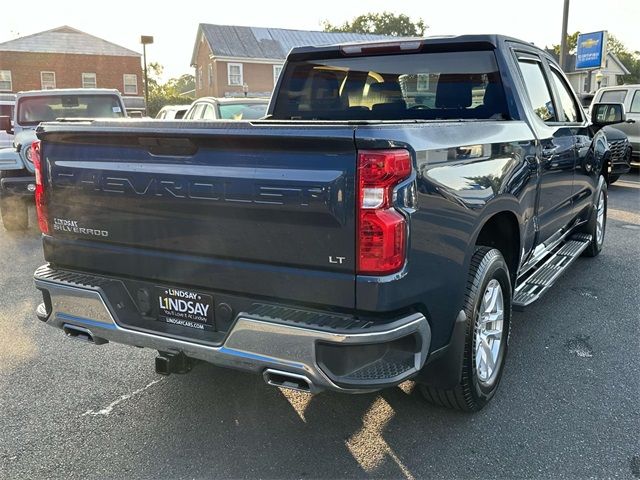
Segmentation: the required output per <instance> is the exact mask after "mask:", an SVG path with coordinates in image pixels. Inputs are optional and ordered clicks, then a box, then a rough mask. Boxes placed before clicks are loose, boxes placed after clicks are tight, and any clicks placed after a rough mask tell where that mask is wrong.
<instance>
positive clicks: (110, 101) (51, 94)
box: [0, 88, 126, 230]
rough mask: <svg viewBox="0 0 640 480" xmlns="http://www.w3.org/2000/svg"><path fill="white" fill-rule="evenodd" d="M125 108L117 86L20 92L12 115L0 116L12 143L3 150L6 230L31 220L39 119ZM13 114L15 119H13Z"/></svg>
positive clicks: (0, 187)
mask: <svg viewBox="0 0 640 480" xmlns="http://www.w3.org/2000/svg"><path fill="white" fill-rule="evenodd" d="M124 116H126V109H125V107H124V104H123V102H122V98H121V97H120V93H119V92H118V91H117V90H110V89H104V88H82V89H55V90H32V91H28V92H18V94H17V95H16V106H15V109H14V114H13V117H9V116H3V117H0V130H1V131H4V132H6V133H7V134H10V135H13V145H12V146H10V147H7V148H4V149H1V150H0V215H2V223H3V225H4V227H5V228H6V229H7V230H24V229H26V228H27V227H28V224H29V215H28V204H29V203H30V202H32V201H33V192H34V191H35V187H36V185H35V180H36V179H35V176H34V166H33V161H32V157H31V154H32V150H31V144H32V143H33V141H34V140H35V139H36V134H35V129H36V127H37V126H38V124H39V123H40V122H46V121H52V120H55V119H57V118H65V119H79V118H122V117H124ZM12 118H13V121H12Z"/></svg>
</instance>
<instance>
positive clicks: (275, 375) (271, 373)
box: [262, 368, 314, 393]
mask: <svg viewBox="0 0 640 480" xmlns="http://www.w3.org/2000/svg"><path fill="white" fill-rule="evenodd" d="M262 376H263V378H264V381H265V382H266V383H267V384H268V385H273V386H274V387H281V388H288V389H289V390H296V391H298V392H306V393H311V392H312V391H313V390H314V389H313V388H312V385H313V384H312V383H311V381H310V380H309V379H308V378H307V377H305V376H304V375H298V374H296V373H289V372H283V371H280V370H273V369H270V368H269V369H267V370H265V371H264V373H263V374H262Z"/></svg>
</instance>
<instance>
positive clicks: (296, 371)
mask: <svg viewBox="0 0 640 480" xmlns="http://www.w3.org/2000/svg"><path fill="white" fill-rule="evenodd" d="M593 111H594V115H593V118H595V119H597V120H598V121H599V123H598V124H594V123H593V121H592V120H591V119H589V118H587V117H586V115H585V114H584V112H583V110H582V108H580V105H579V103H578V100H577V98H576V95H575V93H574V92H573V91H572V90H571V88H570V86H569V82H568V81H567V79H566V77H565V76H564V74H563V73H562V71H561V70H560V68H559V67H558V65H557V64H556V63H555V61H554V60H553V59H552V58H551V57H550V56H549V55H547V54H546V53H545V52H544V51H542V50H540V49H538V48H536V47H534V46H532V45H531V44H529V43H526V42H522V41H519V40H516V39H513V38H507V37H503V36H498V35H469V36H458V37H441V38H435V37H434V38H426V39H415V40H403V41H397V42H384V43H372V44H345V45H335V46H322V47H301V48H294V49H293V50H292V51H291V52H290V54H289V56H288V59H287V62H286V64H285V66H284V70H283V73H282V75H281V76H280V78H279V80H278V83H277V86H276V89H275V91H274V93H273V96H272V99H271V102H270V105H269V109H268V112H267V116H266V117H265V118H264V119H260V120H255V121H252V122H235V121H217V122H214V121H202V122H196V121H192V122H184V121H181V122H171V121H169V122H167V121H136V120H134V121H129V122H123V121H92V122H78V123H55V122H53V123H45V124H42V125H41V126H40V127H39V128H38V132H37V135H38V138H39V142H36V143H34V146H33V152H34V155H33V158H34V164H35V165H36V174H37V177H36V203H37V211H38V218H39V223H40V227H41V229H42V232H43V244H44V255H45V259H46V262H47V263H46V265H44V266H42V267H41V268H39V269H38V270H37V271H36V272H35V284H36V287H37V288H38V289H39V290H40V291H41V292H42V296H43V302H42V304H40V305H39V307H38V309H37V316H38V318H39V319H40V320H42V321H43V322H45V323H46V324H47V325H50V326H52V327H55V328H57V329H60V330H62V331H63V332H64V333H65V334H66V335H67V336H69V337H74V338H76V339H81V340H84V341H87V342H90V343H93V344H96V345H97V344H105V343H107V342H117V343H124V344H128V345H132V346H136V347H146V348H150V349H154V350H157V351H158V352H159V355H158V356H157V358H156V365H155V367H156V371H157V372H159V373H163V374H168V373H180V372H186V371H188V370H189V369H190V368H191V366H192V365H193V364H194V362H197V361H205V362H210V363H212V364H215V365H219V366H224V367H230V368H236V369H240V370H245V371H250V372H254V373H256V374H259V375H262V376H263V378H264V380H265V381H266V382H267V383H268V384H271V385H274V386H277V387H285V388H293V389H298V390H302V391H306V392H312V393H313V392H319V391H321V390H326V389H329V390H334V391H340V392H350V393H358V392H370V391H375V390H379V389H382V388H385V387H391V386H395V385H398V384H400V383H401V382H404V381H405V380H408V379H413V380H414V381H415V382H416V385H417V386H418V389H419V390H421V391H422V392H423V393H424V395H425V397H426V398H427V399H428V400H430V401H431V402H434V403H436V404H440V405H444V406H448V407H452V408H456V409H461V410H467V411H475V410H478V409H480V408H482V407H483V406H484V405H485V404H486V403H487V402H488V401H489V400H490V399H491V398H492V396H493V395H494V393H495V392H496V389H497V387H498V384H499V382H500V378H501V376H502V373H503V371H504V366H505V358H506V355H507V344H508V340H509V329H510V324H511V318H512V307H514V308H518V309H521V308H524V307H526V306H527V305H529V304H531V303H532V302H534V301H536V300H537V299H538V298H540V296H541V295H542V294H543V293H544V292H545V291H547V290H548V289H550V288H552V286H553V284H554V282H555V281H556V280H557V278H558V277H559V276H560V275H561V274H562V273H563V272H564V271H565V270H566V269H567V268H568V267H569V265H571V263H572V262H573V261H574V260H575V259H576V258H578V257H579V256H580V255H585V256H590V257H593V256H596V255H598V253H599V252H600V251H601V249H602V246H603V242H604V236H605V227H606V213H607V183H606V177H607V175H608V162H609V157H610V152H609V147H608V145H607V140H606V137H605V134H604V132H603V131H602V126H603V125H604V124H605V123H607V122H614V121H615V122H620V121H623V120H624V109H623V108H622V106H621V105H620V104H617V103H612V104H598V105H595V106H594V108H593ZM605 119H606V122H605ZM58 361H60V362H64V357H62V356H61V358H60V359H59V360H58ZM74 368H80V367H78V366H77V365H76V366H74Z"/></svg>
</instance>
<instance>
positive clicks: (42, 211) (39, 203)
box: [31, 140, 49, 234]
mask: <svg viewBox="0 0 640 480" xmlns="http://www.w3.org/2000/svg"><path fill="white" fill-rule="evenodd" d="M31 160H32V161H33V168H34V170H35V173H36V194H35V197H36V198H35V200H36V212H37V213H38V225H39V226H40V231H41V232H42V233H46V234H49V217H48V212H47V204H46V194H45V191H44V185H43V184H42V178H43V173H42V158H41V155H40V140H36V141H35V142H33V143H32V144H31Z"/></svg>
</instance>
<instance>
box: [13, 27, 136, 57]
mask: <svg viewBox="0 0 640 480" xmlns="http://www.w3.org/2000/svg"><path fill="white" fill-rule="evenodd" d="M0 51H5V52H35V53H67V54H79V55H107V56H115V57H139V56H140V54H139V53H138V52H134V51H133V50H129V49H128V48H124V47H121V46H119V45H116V44H115V43H111V42H107V41H106V40H103V39H101V38H98V37H94V36H93V35H89V34H88V33H85V32H81V31H80V30H76V29H75V28H71V27H68V26H63V27H59V28H54V29H53V30H47V31H46V32H40V33H35V34H33V35H28V36H26V37H20V38H16V39H14V40H9V41H8V42H4V43H0Z"/></svg>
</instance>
